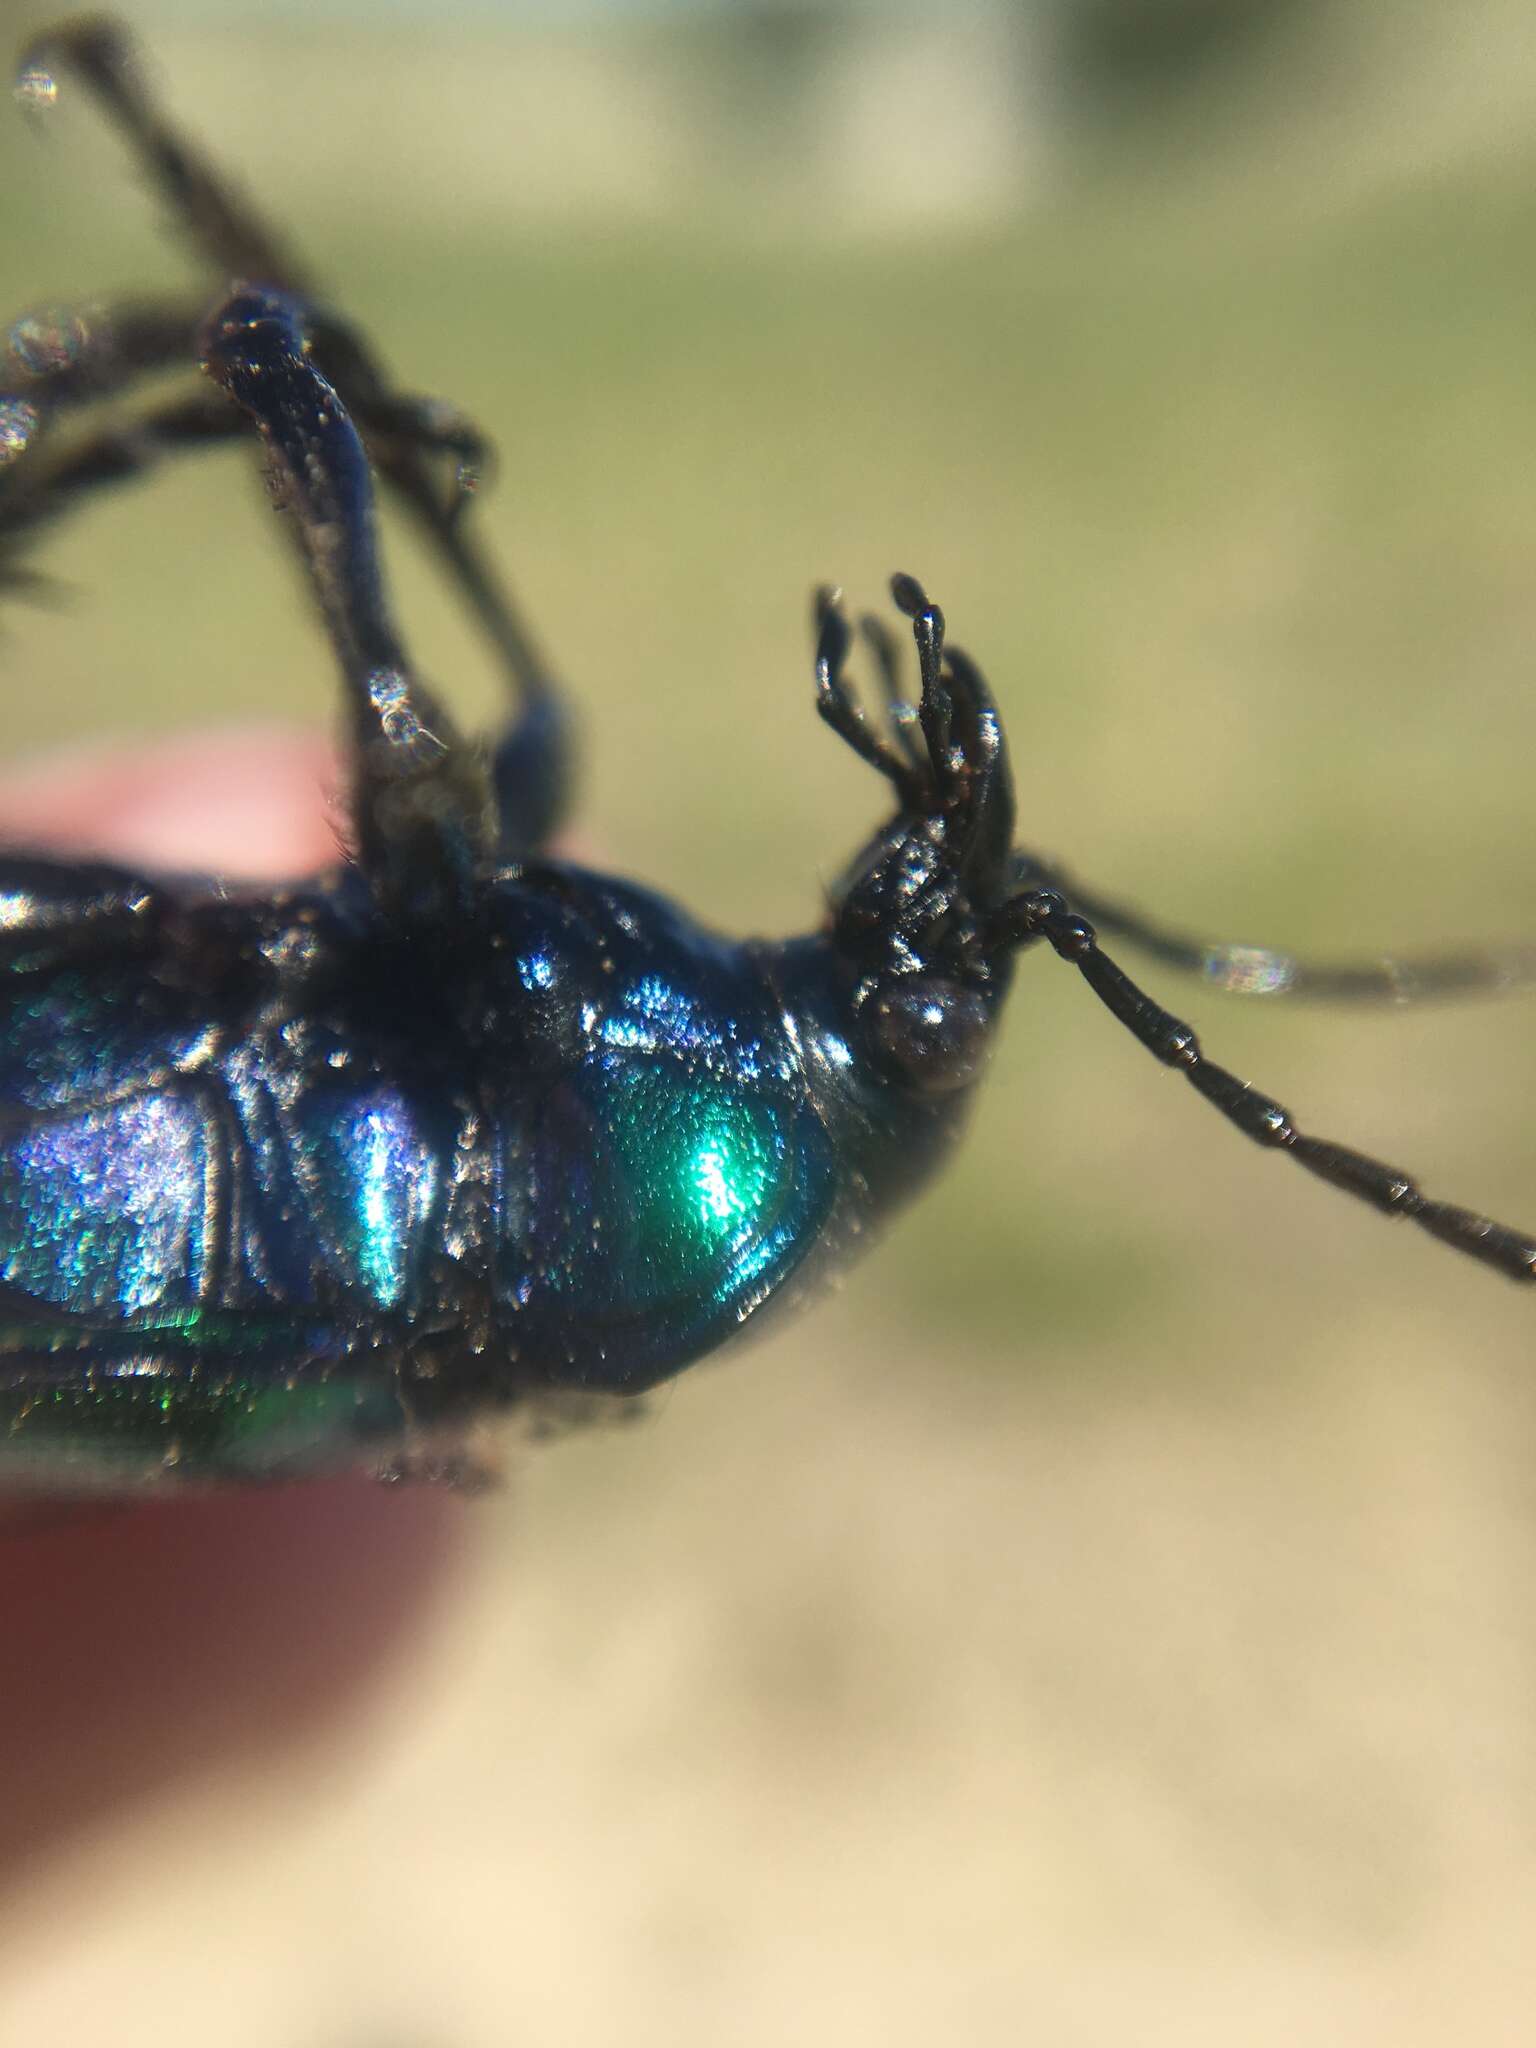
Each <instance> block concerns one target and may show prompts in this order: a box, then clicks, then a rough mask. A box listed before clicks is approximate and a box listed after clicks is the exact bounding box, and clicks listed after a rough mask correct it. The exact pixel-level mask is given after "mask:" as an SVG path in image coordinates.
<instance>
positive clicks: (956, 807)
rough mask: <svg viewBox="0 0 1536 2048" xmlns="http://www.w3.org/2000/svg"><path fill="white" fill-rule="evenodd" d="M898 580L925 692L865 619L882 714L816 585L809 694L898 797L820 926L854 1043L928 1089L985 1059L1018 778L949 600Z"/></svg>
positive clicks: (950, 1090) (934, 1090)
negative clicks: (846, 975)
mask: <svg viewBox="0 0 1536 2048" xmlns="http://www.w3.org/2000/svg"><path fill="white" fill-rule="evenodd" d="M891 594H892V596H893V597H894V598H895V601H896V604H897V606H898V607H899V609H900V610H901V611H902V612H904V613H905V614H906V616H907V618H908V619H910V621H911V624H912V636H913V639H914V641H915V643H916V649H917V665H918V676H919V681H920V691H919V694H918V697H917V700H916V702H915V703H912V702H909V701H908V700H907V699H906V698H905V697H904V695H903V691H902V672H901V663H900V659H899V651H898V648H897V644H896V642H895V640H894V638H893V637H892V636H891V635H890V633H889V632H888V631H887V629H886V628H885V626H884V625H883V624H881V623H880V622H879V621H876V620H874V619H868V618H867V619H865V620H864V621H863V622H862V631H863V635H864V638H865V640H866V642H867V643H868V646H869V649H870V652H871V654H872V656H873V658H874V663H875V666H876V668H877V670H878V672H879V675H880V679H881V683H882V686H883V693H884V698H885V705H884V710H885V716H884V719H883V721H882V722H880V723H879V724H877V723H876V722H875V721H874V720H872V719H871V718H870V717H869V716H868V715H867V712H866V710H865V707H864V705H863V704H862V703H861V701H860V700H859V698H857V697H856V696H855V695H854V694H853V692H852V690H851V688H850V686H849V683H848V680H847V676H846V672H845V671H846V662H847V656H848V653H849V649H850V645H851V640H852V635H851V632H850V629H849V625H848V621H847V618H846V616H845V614H844V612H843V610H842V606H841V603H840V601H839V598H838V595H837V593H836V592H835V591H830V590H826V591H822V592H821V593H820V594H819V595H818V598H817V605H816V620H817V646H816V686H817V706H818V709H819V710H820V712H821V715H822V717H823V718H824V719H825V720H826V722H827V723H828V724H829V725H830V726H831V727H832V728H833V730H834V731H835V732H837V733H838V734H839V735H840V736H841V738H843V739H844V740H846V741H847V743H848V744H849V745H850V746H851V747H853V749H854V750H855V752H856V753H858V754H859V755H860V756H861V757H862V758H863V759H864V760H866V761H868V762H869V763H870V765H871V766H872V767H875V768H877V769H878V770H879V771H880V773H881V774H882V775H884V776H885V777H886V779H887V780H888V781H889V782H890V783H891V785H892V787H893V788H894V790H895V792H896V795H897V799H898V807H897V810H896V814H895V816H894V817H893V818H892V819H891V820H890V821H889V823H888V824H886V825H885V826H884V827H883V828H882V830H881V831H879V832H878V833H876V835H875V837H874V838H873V839H872V840H871V841H870V842H869V844H868V845H867V846H866V847H865V848H864V849H863V851H862V852H861V853H860V854H859V856H858V858H857V859H856V860H855V861H854V862H853V863H852V865H851V866H850V868H849V869H848V871H847V873H846V874H845V875H844V877H843V879H842V881H841V883H840V884H839V885H838V887H837V889H836V890H835V892H834V895H833V901H832V920H831V929H830V934H829V936H830V939H831V944H832V947H833V950H834V952H835V954H836V955H837V956H838V958H839V960H840V961H841V963H842V964H843V966H844V967H845V969H849V970H851V971H852V975H853V992H852V1004H853V1010H854V1019H853V1023H854V1029H855V1032H856V1034H857V1036H858V1038H859V1040H860V1041H861V1049H862V1050H863V1052H864V1053H865V1054H866V1055H867V1056H868V1057H869V1059H871V1060H872V1061H873V1062H874V1064H875V1065H876V1067H878V1069H879V1070H880V1072H881V1075H882V1077H883V1079H884V1080H885V1081H886V1082H887V1083H888V1084H889V1085H890V1086H892V1087H894V1088H895V1089H897V1090H898V1091H900V1092H902V1093H911V1094H914V1095H917V1096H920V1097H925V1098H932V1097H935V1096H945V1095H954V1094H957V1093H960V1092H963V1091H964V1090H965V1089H967V1088H968V1086H969V1084H970V1083H971V1082H972V1081H974V1080H975V1078H976V1076H977V1075H978V1074H979V1073H980V1071H981V1069H982V1066H983V1065H984V1063H985V1059H986V1053H987V1048H988V1044H989V1042H990V1039H991V1035H992V1027H993V1024H994V1022H995V1019H996V1016H997V1013H998V1009H999V1007H1000V1004H1001V999H1002V997H1003V996H1004V995H1005V994H1006V992H1007V987H1008V982H1009V978H1010V970H1011V954H1010V950H1009V949H1008V948H1007V947H1000V946H998V945H997V944H996V943H995V942H994V941H993V940H992V939H991V938H990V936H989V935H990V933H991V932H992V931H993V929H994V928H995V920H996V915H997V912H998V909H999V907H1000V906H1001V904H1002V903H1003V902H1004V901H1005V899H1006V898H1007V896H1008V894H1009V889H1010V879H1011V873H1012V840H1013V783H1012V778H1011V776H1010V774H1009V769H1008V755H1007V748H1006V745H1005V742H1004V739H1003V730H1002V724H1001V722H1000V720H999V718H998V714H997V707H996V705H995V704H994V703H993V701H992V694H991V692H990V690H989V689H988V688H987V685H986V683H985V681H984V680H983V678H982V676H981V674H980V672H979V671H978V670H977V668H976V667H975V665H974V664H973V663H972V662H971V661H970V660H969V659H968V658H967V657H966V656H965V655H964V654H961V653H960V652H959V651H958V650H957V649H955V648H952V647H949V646H947V645H946V644H945V638H944V615H943V613H942V612H941V611H940V610H939V608H938V606H937V605H936V604H932V603H930V602H929V600H928V597H927V596H926V594H925V593H924V591H923V589H922V586H921V585H920V584H919V583H918V582H917V581H916V580H915V579H914V578H913V577H910V576H896V577H893V578H892V581H891Z"/></svg>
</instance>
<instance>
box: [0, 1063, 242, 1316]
mask: <svg viewBox="0 0 1536 2048" xmlns="http://www.w3.org/2000/svg"><path fill="white" fill-rule="evenodd" d="M206 1205H207V1142H206V1134H205V1131H204V1125H203V1119H202V1116H201V1114H200V1113H199V1111H198V1110H197V1108H196V1107H195V1105H194V1104H192V1103H190V1102H188V1101H185V1100H182V1099H180V1098H178V1097H176V1096H171V1095H163V1094H161V1095H146V1096H142V1097H138V1098H135V1099H132V1100H129V1101H126V1102H119V1103H114V1104H112V1105H110V1106H108V1107H106V1108H102V1109H93V1110H89V1111H86V1112H84V1113H83V1114H81V1115H79V1116H70V1117H63V1118H60V1119H59V1120H57V1121H53V1122H48V1123H40V1124H36V1125H34V1126H33V1127H32V1128H31V1129H30V1130H28V1131H26V1132H25V1133H24V1134H23V1135H21V1136H20V1137H17V1138H15V1139H13V1140H12V1141H11V1142H10V1143H9V1144H8V1145H5V1146H4V1147H0V1273H3V1275H4V1277H5V1279H6V1280H7V1281H8V1282H9V1283H10V1284H11V1285H12V1286H13V1287H19V1288H22V1289H24V1290H25V1291H26V1292H27V1293H28V1294H31V1295H33V1296H35V1297H37V1298H38V1299H40V1300H43V1301H48V1302H52V1303H54V1304H56V1305H57V1306H58V1307H60V1308H67V1309H70V1310H72V1311H74V1312H75V1313H76V1314H87V1315H101V1316H114V1317H116V1316H143V1315H151V1314H154V1313H156V1312H161V1311H164V1312H175V1311H185V1310H187V1309H189V1308H191V1307H193V1306H195V1304H196V1302H197V1299H198V1295H199V1292H200V1289H201V1284H202V1279H203V1273H204V1266H205V1261H206V1258H207V1230H206Z"/></svg>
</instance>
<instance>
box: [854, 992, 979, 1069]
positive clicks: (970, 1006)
mask: <svg viewBox="0 0 1536 2048" xmlns="http://www.w3.org/2000/svg"><path fill="white" fill-rule="evenodd" d="M864 1018H865V1022H866V1024H867V1027H868V1030H869V1035H870V1040H871V1042H872V1044H873V1046H874V1049H875V1051H876V1053H877V1054H878V1055H879V1057H880V1060H881V1062H882V1064H883V1065H884V1066H885V1067H886V1068H887V1069H888V1070H889V1071H890V1072H892V1073H893V1074H894V1075H895V1076H896V1078H897V1079H899V1080H901V1081H904V1082H905V1083H906V1084H907V1086H908V1087H909V1088H916V1089H919V1090H920V1091H921V1092H922V1093H923V1094H924V1095H947V1094H948V1093H949V1092H950V1091H951V1090H952V1089H955V1088H964V1087H966V1086H967V1085H968V1084H969V1083H970V1082H972V1081H974V1080H975V1078H976V1076H977V1075H978V1074H979V1073H980V1072H981V1069H982V1066H983V1064H984V1062H985V1060H986V1056H987V1036H988V1033H989V1031H990V1028H991V1021H992V1020H991V1015H990V1012H989V1011H988V1008H987V1005H986V1003H985V1002H984V1001H983V1000H982V998H981V997H980V996H979V995H977V994H976V992H975V990H974V989H968V988H962V987H961V986H960V984H959V982H956V981H944V980H941V979H940V978H939V977H938V976H936V975H928V974H915V975H912V976H911V977H910V978H909V979H907V980H905V981H896V982H892V983H890V984H889V985H888V986H886V987H885V988H882V989H880V990H879V991H877V993H876V994H874V995H873V996H871V997H870V999H869V1001H868V1003H867V1004H866V1005H865V1009H864Z"/></svg>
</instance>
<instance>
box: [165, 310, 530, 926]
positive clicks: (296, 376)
mask: <svg viewBox="0 0 1536 2048" xmlns="http://www.w3.org/2000/svg"><path fill="white" fill-rule="evenodd" d="M300 322H301V314H300V308H299V307H298V306H297V305H296V304H295V302H294V301H292V300H290V299H287V298H284V297H282V296H281V295H280V294H278V293H276V292H268V291H257V290H254V289H251V288H249V287H248V288H245V289H243V290H240V291H237V292H236V293H235V294H234V296H233V297H232V298H230V299H229V300H228V301H227V302H226V303H225V304H224V305H223V306H222V307H221V308H220V309H219V310H218V312H216V313H215V314H214V315H213V316H212V317H211V319H210V320H209V322H208V324H207V327H206V328H205V329H204V333H203V361H204V367H205V368H206V369H207V371H208V374H209V375H210V376H211V377H212V378H213V379H214V381H215V382H216V383H217V384H219V385H220V386H221V387H222V388H223V389H224V390H225V391H226V392H227V393H228V394H229V396H230V397H231V398H232V399H233V400H234V402H235V404H236V405H237V406H239V408H240V410H241V411H242V412H243V413H245V414H246V415H247V417H248V418H249V419H250V420H251V422H252V424H253V425H254V426H255V428H256V430H257V432H258V433H259V434H260V436H261V439H262V443H263V446H264V448H265V450H266V455H267V461H268V465H269V471H270V474H271V477H272V480H273V483H274V486H275V488H276V490H277V493H278V495H279V497H280V499H281V501H282V502H283V504H284V505H285V506H286V507H287V509H288V510H289V511H290V512H291V513H292V514H293V517H294V521H295V524H296V526H297V528H298V534H299V539H300V543H301V545H302V547H303V551H304V555H305V559H306V561H307V563H308V566H309V570H310V575H311V577H312V579H313V582H314V586H315V591H316V594H317V596H318V597H319V600H320V608H321V611H322V613H323V615H324V618H325V623H326V626H327V628H328V630H329V632H330V636H331V642H332V645H333V646H334V648H335V650H336V655H337V658H338V661H339V662H340V665H341V671H342V677H343V680H344V683H345V686H346V693H347V699H348V708H349V711H350V714H351V725H352V771H353V786H352V823H353V831H354V833H355V836H356V846H355V853H356V857H357V862H358V866H359V867H360V868H361V870H362V872H363V874H364V876H365V877H366V879H367V880H368V882H369V884H370V886H371V887H372V889H373V890H374V892H375V894H376V895H377V896H378V897H379V898H380V899H381V900H383V901H385V902H387V903H388V905H389V907H390V909H391V911H392V912H393V913H394V914H396V915H398V916H400V917H402V918H404V919H406V920H408V921H411V922H413V923H415V924H418V925H420V924H430V923H431V921H432V920H433V919H434V918H441V917H443V916H444V915H445V914H446V915H449V916H451V914H452V913H453V912H455V911H457V910H458V909H460V907H461V906H462V903H463V901H464V899H465V898H466V896H467V894H468V893H469V891H470V889H471V887H472V884H473V877H474V872H475V870H476V869H477V867H478V866H479V865H480V864H481V862H482V861H483V860H484V859H485V857H486V855H487V853H488V851H489V846H488V836H489V835H488V831H487V826H488V822H489V821H488V799H489V790H488V787H487V785H486V781H485V777H484V774H483V771H482V769H481V767H480V764H479V762H478V761H477V759H476V757H475V755H474V753H473V752H472V751H471V750H470V749H469V748H466V747H465V746H464V745H463V744H462V742H461V741H460V740H459V739H458V737H457V735H456V734H455V732H454V731H453V728H452V725H451V723H450V721H449V718H448V715H447V712H446V711H445V710H444V709H443V708H442V707H441V706H440V705H439V704H438V703H437V702H436V701H435V700H434V698H433V696H432V694H431V692H430V691H429V690H427V689H426V688H425V686H424V685H423V684H422V683H421V682H420V681H419V679H418V678H417V677H416V676H415V675H414V674H413V673H412V670H411V667H410V663H409V661H408V659H407V657H406V654H405V651H404V648H403V646H402V644H401V641H400V638H399V636H398V634H397V633H396V630H395V627H394V622H393V620H392V619H391V617H390V614H389V607H388V604H387V602H386V599H385V595H384V585H383V578H382V574H381V571H380V567H379V559H378V550H377V546H376V541H375V534H374V512H373V489H372V480H371V477H370V475H369V469H368V461H367V457H366V455H365V454H364V452H363V445H362V442H361V440H360V439H359V438H358V434H357V430H356V429H355V428H354V426H353V425H352V422H351V420H350V419H349V418H348V416H347V413H346V410H345V408H344V407H343V405H342V403H341V401H340V399H339V398H338V396H337V394H336V392H335V390H334V389H333V388H332V386H331V385H330V384H329V383H327V381H326V379H325V378H324V377H323V376H322V375H321V373H320V370H319V367H318V365H317V364H316V363H315V362H314V360H313V359H312V357H311V356H310V355H309V354H308V352H307V351H306V349H305V346H304V334H303V329H302V326H301V324H300Z"/></svg>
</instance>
